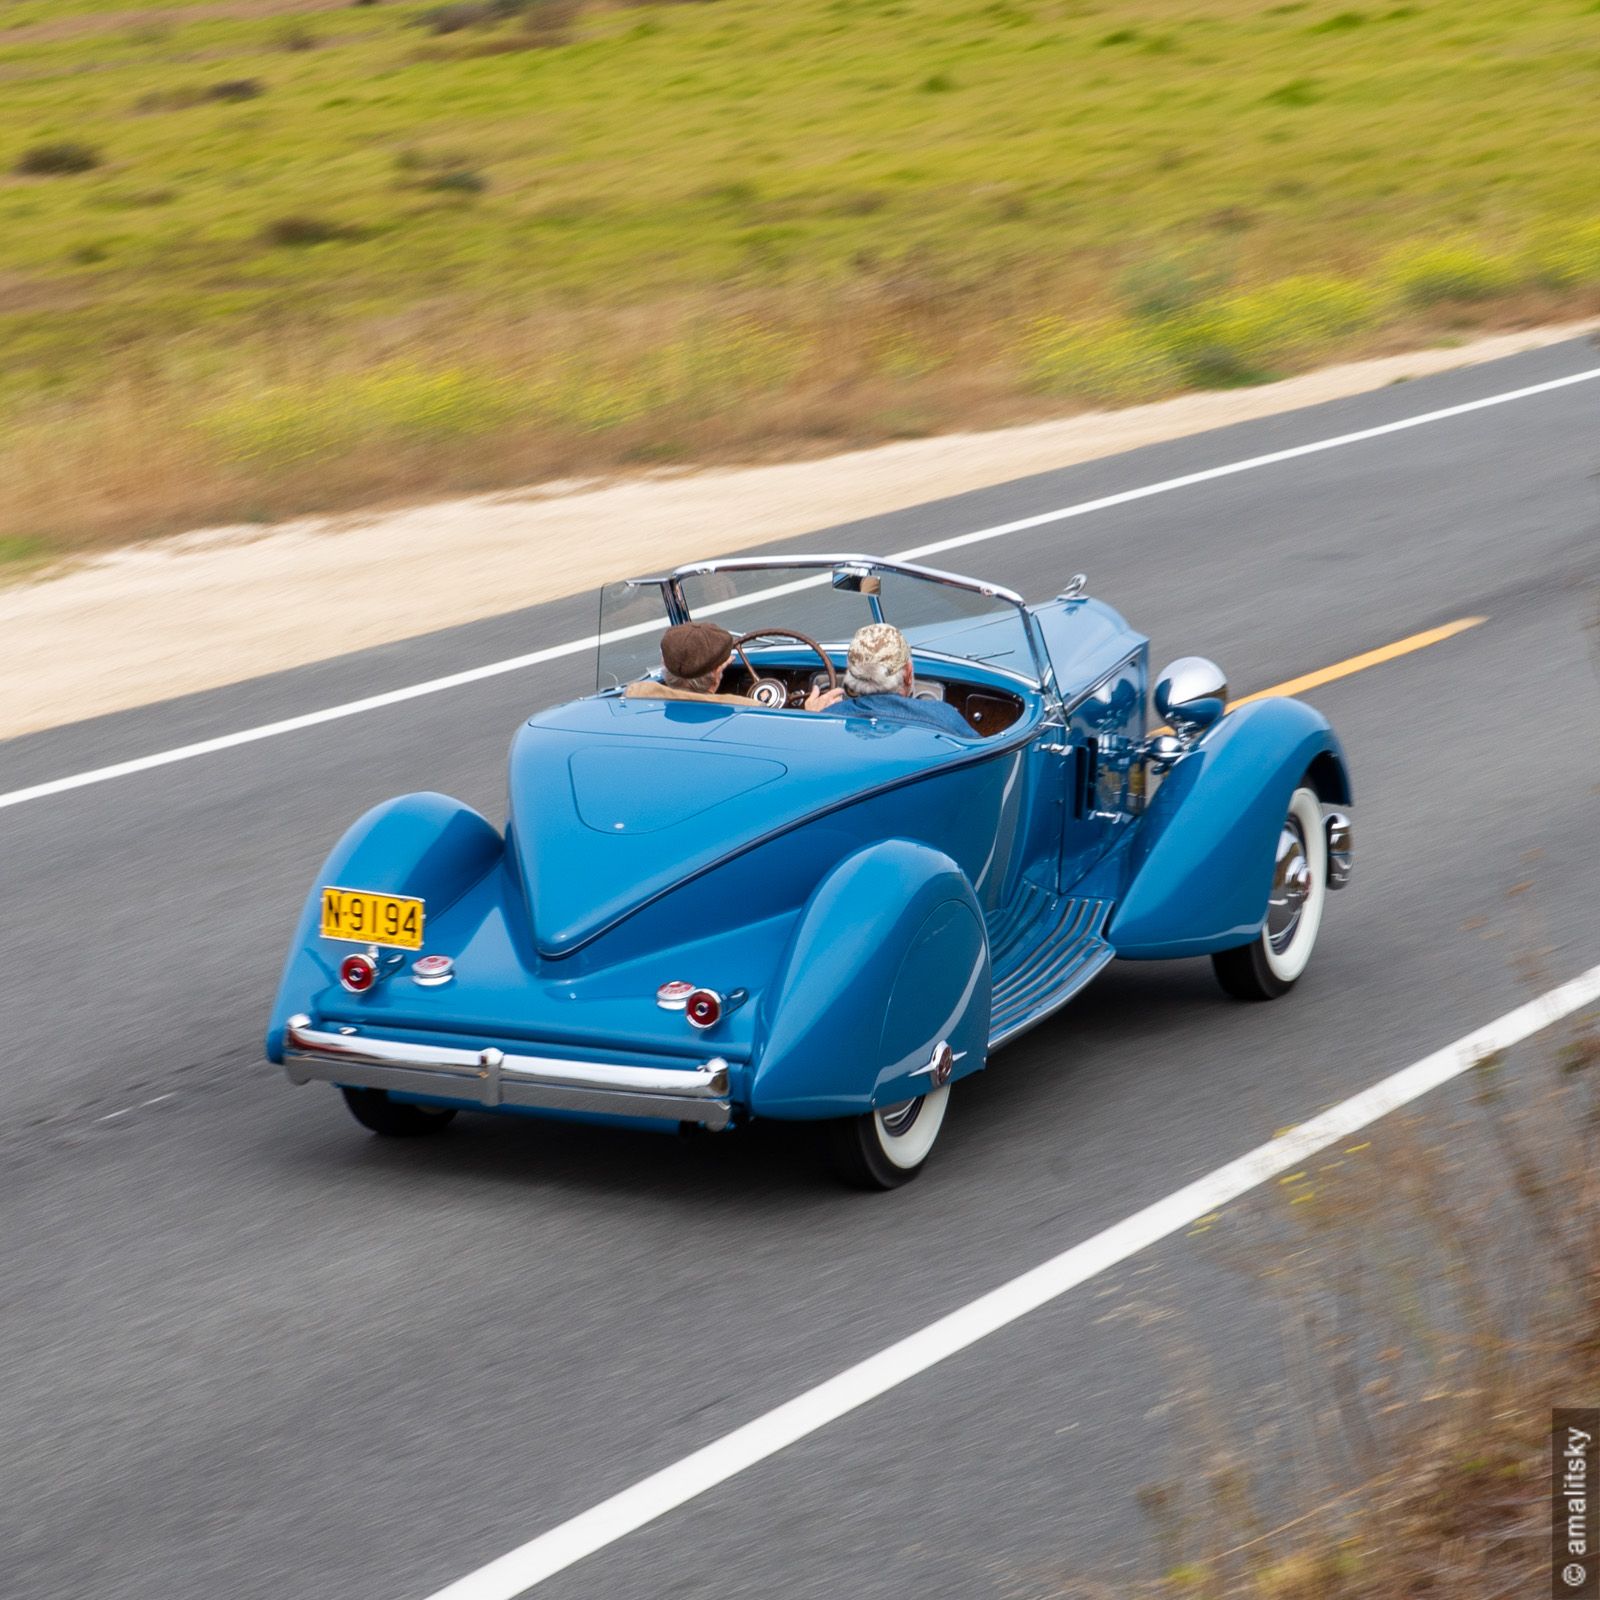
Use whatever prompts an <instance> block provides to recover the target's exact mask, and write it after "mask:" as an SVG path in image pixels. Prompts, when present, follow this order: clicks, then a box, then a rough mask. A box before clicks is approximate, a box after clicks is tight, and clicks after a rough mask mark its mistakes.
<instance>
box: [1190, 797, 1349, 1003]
mask: <svg viewBox="0 0 1600 1600" xmlns="http://www.w3.org/2000/svg"><path fill="white" fill-rule="evenodd" d="M1327 896H1328V838H1327V835H1326V833H1325V832H1324V831H1323V825H1322V802H1321V801H1320V800H1318V799H1317V796H1316V793H1315V791H1314V790H1311V789H1308V788H1305V787H1303V786H1302V787H1301V788H1299V789H1296V790H1295V792H1294V793H1293V795H1291V796H1290V798H1289V811H1288V815H1287V816H1285V817H1284V819H1283V826H1282V828H1281V829H1280V830H1279V833H1278V854H1277V860H1276V862H1275V863H1274V866H1273V870H1272V889H1271V892H1270V893H1269V894H1268V896H1267V920H1266V922H1265V924H1264V925H1263V926H1262V929H1261V932H1260V933H1259V934H1258V935H1257V936H1256V937H1255V938H1254V939H1252V940H1251V942H1250V943H1249V944H1245V945H1240V946H1239V947H1238V948H1237V949H1234V950H1219V951H1217V953H1216V954H1215V955H1213V956H1212V958H1211V964H1212V966H1213V967H1214V968H1215V970H1216V974H1217V981H1218V982H1219V983H1220V984H1221V985H1222V987H1223V988H1224V989H1226V990H1227V991H1228V993H1229V994H1231V995H1232V996H1233V997H1234V998H1235V999H1236V1000H1276V999H1277V998H1278V996H1279V995H1281V994H1287V993H1288V992H1289V990H1290V989H1292V988H1293V987H1294V985H1295V981H1296V980H1297V979H1298V978H1299V976H1300V974H1301V973H1302V972H1304V971H1305V970H1306V963H1307V962H1308V961H1310V959H1311V951H1312V948H1313V947H1314V946H1315V944H1316V942H1317V929H1318V928H1319V927H1321V925H1322V906H1323V902H1324V901H1325V900H1326V899H1327Z"/></svg>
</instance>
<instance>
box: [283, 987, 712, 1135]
mask: <svg viewBox="0 0 1600 1600" xmlns="http://www.w3.org/2000/svg"><path fill="white" fill-rule="evenodd" d="M283 1065H284V1070H285V1071H287V1072H288V1074H289V1078H290V1081H291V1082H293V1083H310V1082H311V1081H312V1080H313V1079H316V1080H319V1081H320V1082H323V1083H339V1084H346V1085H348V1086H350V1087H351V1088H355V1089H391V1090H393V1091H395V1092H396V1093H397V1094H423V1095H435V1096H438V1097H439V1098H440V1099H444V1100H472V1101H476V1102H477V1104H479V1105H481V1106H534V1107H537V1108H538V1109H540V1110H545V1111H586V1112H599V1113H601V1114H603V1115H605V1116H611V1117H658V1118H660V1119H662V1120H663V1121H668V1122H695V1123H700V1124H702V1125H703V1126H705V1127H707V1128H725V1127H727V1126H728V1122H729V1120H730V1116H731V1110H730V1104H729V1100H728V1063H727V1062H726V1061H724V1060H722V1059H721V1058H720V1057H716V1058H714V1059H713V1060H710V1061H706V1062H702V1063H701V1064H700V1065H699V1066H697V1067H691V1068H688V1069H684V1070H679V1069H676V1068H671V1067H618V1066H611V1065H609V1064H607V1063H604V1062H597V1061H562V1060H557V1059H556V1058H554V1057H551V1056H522V1055H511V1054H508V1053H507V1052H504V1051H501V1050H496V1049H494V1048H492V1047H491V1048H490V1049H487V1050H457V1049H453V1048H450V1047H449V1046H445V1045H424V1044H400V1043H398V1042H396V1041H394V1040H391V1039H371V1038H365V1037H363V1036H361V1035H359V1034H347V1033H328V1032H325V1031H322V1030H320V1029H317V1028H313V1027H312V1026H311V1019H310V1017H307V1016H304V1015H301V1016H294V1017H290V1018H289V1023H288V1028H287V1031H286V1033H285V1036H284V1047H283Z"/></svg>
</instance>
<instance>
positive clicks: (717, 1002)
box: [683, 989, 722, 1028]
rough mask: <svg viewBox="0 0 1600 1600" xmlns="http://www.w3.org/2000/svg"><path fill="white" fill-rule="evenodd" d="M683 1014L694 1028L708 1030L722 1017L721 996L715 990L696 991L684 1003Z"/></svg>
mask: <svg viewBox="0 0 1600 1600" xmlns="http://www.w3.org/2000/svg"><path fill="white" fill-rule="evenodd" d="M683 1014H684V1015H685V1016H686V1017H687V1018H688V1019H689V1025H690V1026H691V1027H694V1028H709V1027H710V1026H711V1025H712V1023H714V1022H716V1021H718V1020H719V1019H720V1018H721V1016H722V996H721V995H720V994H718V993H717V991H716V990H715V989H696V990H695V992H694V993H693V994H692V995H690V996H689V998H688V1000H687V1001H685V1002H684V1007H683Z"/></svg>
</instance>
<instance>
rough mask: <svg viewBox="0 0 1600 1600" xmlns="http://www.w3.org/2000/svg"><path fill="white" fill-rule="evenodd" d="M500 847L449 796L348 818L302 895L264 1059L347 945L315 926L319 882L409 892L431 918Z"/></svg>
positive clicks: (411, 797) (278, 1047)
mask: <svg viewBox="0 0 1600 1600" xmlns="http://www.w3.org/2000/svg"><path fill="white" fill-rule="evenodd" d="M503 849H504V841H503V840H502V839H501V837H500V834H499V832H498V831H497V830H496V829H495V828H494V826H493V825H492V824H491V823H489V822H488V821H486V820H485V819H484V818H483V817H481V816H480V815H479V814H478V813H477V812H476V811H474V810H473V809H472V808H471V807H470V806H465V805H463V804H462V803H461V802H460V801H459V800H452V799H450V798H449V796H448V795H442V794H428V793H424V794H408V795H402V796H400V798H399V799H397V800H386V801H384V803H383V804H382V805H380V806H374V807H373V808H372V810H371V811H369V812H367V814H366V815H365V816H364V817H362V818H360V819H359V820H358V821H357V822H355V823H354V824H353V825H352V826H351V827H350V829H349V830H348V832H346V834H345V836H344V837H343V838H342V839H341V840H340V841H339V842H338V844H336V845H335V846H334V847H333V850H332V852H331V853H330V854H329V856H328V859H327V860H326V861H325V862H323V864H322V870H321V872H320V873H319V874H318V875H317V879H316V882H315V883H313V884H312V886H311V892H310V893H309V894H308V895H307V896H306V902H305V906H304V908H303V909H302V910H301V913H300V921H299V923H298V924H297V925H296V927H295V931H294V942H293V943H292V944H291V945H290V947H289V959H288V962H287V964H286V965H285V966H284V969H283V978H282V981H281V982H280V983H279V985H278V998H277V1000H276V1002H275V1003H274V1005H273V1008H272V1020H271V1023H270V1025H269V1027H268V1030H267V1059H268V1060H269V1061H282V1060H283V1030H284V1023H285V1021H286V1020H287V1019H288V1018H289V1017H290V1016H292V1015H293V1014H294V1013H295V1012H296V1011H303V1010H305V1009H306V1005H307V1002H308V1001H309V999H310V997H311V996H312V995H313V994H315V993H317V992H318V991H319V990H321V989H325V988H326V987H327V986H328V984H329V983H331V982H332V981H333V979H334V975H335V971H334V963H335V962H336V961H337V960H338V959H339V957H340V956H342V955H345V954H348V952H349V950H350V949H351V948H353V947H352V946H348V945H343V944H338V945H336V944H333V943H330V942H329V941H326V940H324V939H323V938H322V936H321V934H320V933H319V932H318V931H317V930H318V929H319V927H320V926H321V921H322V889H323V886H324V885H326V884H338V885H340V886H341V887H343V888H347V889H373V890H377V891H379V892H381V893H385V894H397V895H410V896H413V897H415V898H416V899H419V900H422V901H424V902H425V903H426V907H427V915H428V917H430V918H432V917H435V916H437V915H439V913H441V912H442V911H444V910H445V909H446V908H447V907H449V906H450V905H452V904H454V902H455V901H456V900H458V899H459V898H460V897H461V896H462V895H463V894H464V893H465V892H466V891H467V889H469V888H470V887H471V886H472V885H473V884H474V883H476V882H477V881H478V880H479V879H480V878H481V877H482V876H483V875H484V873H486V872H487V871H488V870H489V869H490V868H491V867H492V866H493V865H494V864H495V862H496V861H498V860H499V858H500V855H501V852H502V850H503Z"/></svg>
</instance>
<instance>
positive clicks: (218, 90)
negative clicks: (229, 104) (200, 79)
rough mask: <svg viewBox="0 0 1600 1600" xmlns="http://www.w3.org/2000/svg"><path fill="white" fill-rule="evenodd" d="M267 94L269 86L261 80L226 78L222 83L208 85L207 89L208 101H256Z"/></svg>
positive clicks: (206, 96)
mask: <svg viewBox="0 0 1600 1600" xmlns="http://www.w3.org/2000/svg"><path fill="white" fill-rule="evenodd" d="M266 92H267V86H266V85H265V84H264V83H263V82H262V81H261V80H260V79H259V78H224V79H222V81H221V82H220V83H213V84H208V85H207V86H206V89H205V98H206V99H207V100H224V101H235V100H254V99H257V98H258V97H259V96H261V95H264V94H265V93H266Z"/></svg>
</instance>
